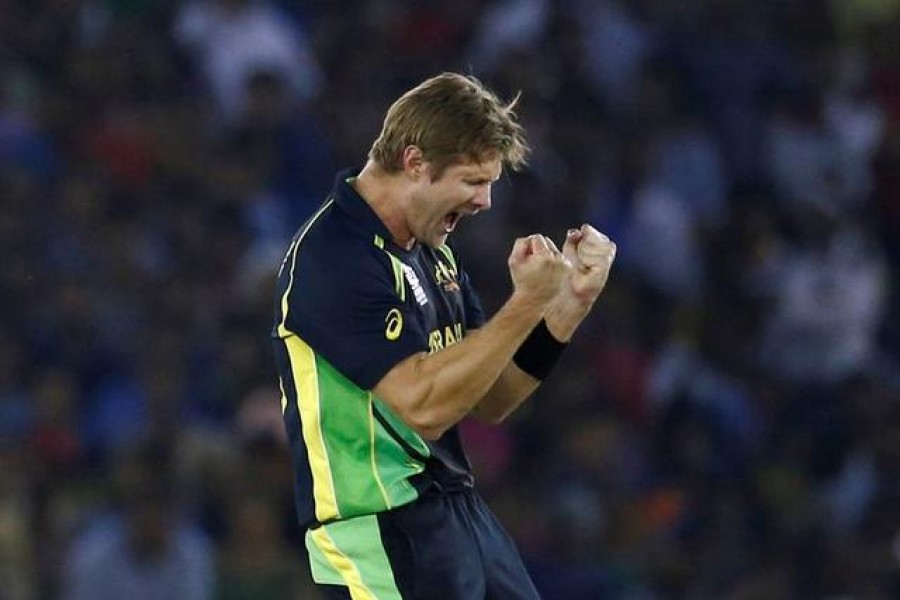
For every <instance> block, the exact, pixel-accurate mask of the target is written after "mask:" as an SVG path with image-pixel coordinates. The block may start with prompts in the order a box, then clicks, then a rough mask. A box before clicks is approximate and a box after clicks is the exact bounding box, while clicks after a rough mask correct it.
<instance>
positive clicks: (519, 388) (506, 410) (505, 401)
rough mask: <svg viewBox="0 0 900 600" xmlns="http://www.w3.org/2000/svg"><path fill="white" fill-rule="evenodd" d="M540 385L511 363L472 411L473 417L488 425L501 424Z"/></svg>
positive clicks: (536, 380)
mask: <svg viewBox="0 0 900 600" xmlns="http://www.w3.org/2000/svg"><path fill="white" fill-rule="evenodd" d="M540 383H541V382H540V380H538V379H536V378H535V377H532V376H531V375H529V374H528V373H526V372H525V371H523V370H522V369H520V368H519V367H517V366H516V363H515V362H513V361H510V362H509V363H508V364H507V365H506V368H505V369H503V371H502V372H501V373H500V376H499V377H498V378H497V381H496V382H494V385H492V386H491V389H490V390H488V392H487V394H485V396H484V398H482V399H481V402H479V403H478V405H477V406H476V407H475V408H474V409H473V410H472V416H474V417H475V418H477V419H478V420H480V421H484V422H487V423H499V422H501V421H502V420H504V419H505V418H506V417H508V416H509V415H510V413H512V412H513V411H514V410H516V409H517V408H518V407H519V405H520V404H522V402H524V401H525V400H526V399H527V398H528V397H529V396H530V395H531V394H532V393H533V392H534V390H535V389H537V387H538V385H540Z"/></svg>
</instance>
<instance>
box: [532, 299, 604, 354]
mask: <svg viewBox="0 0 900 600" xmlns="http://www.w3.org/2000/svg"><path fill="white" fill-rule="evenodd" d="M593 305H594V300H593V299H591V300H584V299H581V298H578V297H577V296H575V295H574V294H571V293H568V292H563V293H560V295H559V296H557V297H556V299H555V300H554V301H553V304H552V305H551V306H550V308H549V309H548V310H547V314H546V316H545V317H544V320H545V321H546V322H547V329H548V330H549V331H550V333H551V334H552V335H553V337H554V338H556V339H557V340H558V341H560V342H565V343H568V342H569V341H570V340H571V339H572V335H573V334H574V333H575V330H576V329H578V326H579V325H581V322H582V321H583V320H584V318H585V317H586V316H587V315H588V313H589V312H590V311H591V307H593Z"/></svg>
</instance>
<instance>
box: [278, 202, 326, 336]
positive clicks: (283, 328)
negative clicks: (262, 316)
mask: <svg viewBox="0 0 900 600" xmlns="http://www.w3.org/2000/svg"><path fill="white" fill-rule="evenodd" d="M332 204H334V198H329V199H328V201H327V202H325V204H323V205H322V206H321V207H320V208H319V210H318V211H316V214H314V215H313V216H312V218H310V220H309V221H308V222H307V223H306V227H304V228H303V231H301V232H300V234H299V235H298V236H297V239H295V240H294V242H293V243H292V244H291V247H290V248H288V251H287V256H285V258H284V262H283V263H282V268H284V265H285V264H287V262H288V259H290V262H291V270H290V274H291V276H290V280H289V281H288V285H287V288H285V290H284V294H282V295H281V322H280V323H279V324H278V336H279V337H282V338H283V337H287V336H288V335H290V334H291V331H290V330H289V329H288V328H287V317H288V307H289V306H290V304H289V303H288V297H289V296H290V294H291V289H293V287H294V269H295V268H296V267H297V252H298V251H299V250H300V242H302V241H303V238H304V237H306V234H307V233H308V232H309V228H310V227H312V226H313V224H314V223H315V222H316V221H318V220H319V217H321V216H322V214H324V213H325V211H326V210H328V207H330V206H331V205H332Z"/></svg>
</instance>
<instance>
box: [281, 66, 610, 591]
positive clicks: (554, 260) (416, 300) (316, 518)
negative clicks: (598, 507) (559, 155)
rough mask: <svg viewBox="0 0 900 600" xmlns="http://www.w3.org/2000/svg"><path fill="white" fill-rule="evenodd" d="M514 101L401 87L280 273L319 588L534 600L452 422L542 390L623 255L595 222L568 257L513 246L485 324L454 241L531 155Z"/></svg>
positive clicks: (285, 360) (444, 88)
mask: <svg viewBox="0 0 900 600" xmlns="http://www.w3.org/2000/svg"><path fill="white" fill-rule="evenodd" d="M515 104H516V100H513V101H512V102H510V103H508V104H504V103H502V102H501V101H500V100H499V99H498V98H497V97H496V96H495V95H494V94H493V93H492V92H490V91H489V90H487V89H485V88H484V87H483V86H482V85H481V84H480V83H479V82H478V81H477V80H475V79H474V78H472V77H466V76H463V75H459V74H454V73H444V74H441V75H438V76H436V77H433V78H431V79H428V80H427V81H424V82H423V83H421V84H420V85H418V86H417V87H415V88H413V89H412V90H410V91H408V92H406V93H405V94H404V95H403V96H401V97H400V98H399V99H398V100H397V101H396V102H395V103H394V104H393V105H392V106H391V107H390V109H389V110H388V113H387V116H386V118H385V121H384V126H383V129H382V131H381V134H380V135H379V137H378V139H377V140H376V141H375V143H374V144H373V146H372V148H371V150H370V152H369V159H368V161H367V162H366V164H365V166H364V167H363V168H362V169H361V170H350V171H346V172H343V173H340V174H339V175H338V177H337V179H336V181H335V184H334V189H333V191H332V193H331V195H330V196H329V197H328V199H327V200H326V201H325V203H324V204H323V205H322V206H321V207H320V208H319V209H318V211H317V212H316V213H315V214H314V215H313V216H312V217H311V218H310V219H309V221H307V222H306V223H305V224H304V225H303V226H302V227H301V228H300V230H299V231H298V232H297V234H296V236H295V237H294V240H293V242H292V243H291V245H290V247H289V248H288V251H287V254H286V256H285V258H284V262H283V263H282V265H281V269H280V271H279V277H278V286H277V293H276V303H275V304H276V308H275V312H276V314H275V328H274V330H273V336H274V337H275V349H276V360H277V364H278V369H279V380H280V384H281V389H282V391H283V396H282V409H283V413H284V421H285V425H286V428H287V433H288V437H289V439H290V442H291V447H292V453H293V460H294V470H295V479H296V490H297V510H298V513H299V518H300V521H301V524H302V526H303V527H305V528H306V530H307V533H306V547H307V550H308V551H309V559H310V566H311V570H312V574H313V578H314V579H315V581H316V583H317V584H319V586H320V587H321V589H322V591H323V593H324V594H325V595H326V597H329V598H345V599H346V598H353V599H378V600H389V599H406V600H408V599H422V600H438V599H443V598H446V599H448V600H449V599H459V600H477V599H481V598H485V599H498V600H499V599H520V598H537V597H538V594H537V591H536V590H535V588H534V585H533V583H532V582H531V579H530V578H529V576H528V574H527V572H526V571H525V568H524V566H523V564H522V560H521V558H520V557H519V554H518V552H517V550H516V548H515V546H514V544H513V542H512V540H511V539H510V537H509V535H508V534H507V533H506V532H505V531H504V529H503V528H502V527H501V525H500V524H499V523H498V522H497V520H496V519H495V518H494V516H493V515H492V513H491V511H490V510H489V509H488V508H487V506H486V505H485V504H484V502H483V501H482V500H481V498H480V497H479V496H478V494H477V493H476V492H475V491H474V489H473V477H472V474H471V468H470V464H469V461H468V459H467V458H466V455H465V453H464V451H463V448H462V446H461V443H460V438H459V433H458V431H457V424H458V423H459V421H460V420H462V419H463V418H464V417H466V416H467V415H470V414H471V415H472V416H474V417H476V418H479V419H483V420H486V421H489V422H493V423H496V422H499V421H501V420H502V419H504V418H505V417H506V416H507V415H508V414H509V413H510V412H512V411H513V410H514V409H515V408H516V407H517V406H518V405H519V404H520V403H521V402H522V401H523V400H525V398H527V397H528V396H529V395H530V394H531V393H532V392H533V391H534V389H535V388H536V387H537V386H538V384H539V383H540V382H541V380H542V379H544V378H545V377H546V376H547V375H548V374H549V372H550V370H551V369H552V367H553V365H554V364H555V362H556V360H557V359H558V357H559V355H560V354H561V352H562V350H563V349H564V348H565V345H566V343H567V342H568V341H569V339H570V338H571V336H572V334H573V332H574V331H575V329H576V328H577V326H578V325H579V323H581V321H582V319H584V317H585V316H586V315H587V313H588V311H589V310H590V309H591V306H592V305H593V303H594V301H595V300H596V299H597V297H598V296H599V295H600V292H601V291H602V290H603V287H604V285H605V283H606V279H607V275H608V274H609V269H610V266H611V265H612V261H613V258H614V256H615V245H614V244H613V243H612V242H610V241H609V239H607V238H606V237H605V236H604V235H602V234H600V233H599V232H598V231H597V230H596V229H594V228H593V227H591V226H589V225H583V226H582V227H581V228H580V229H572V230H570V231H569V233H568V235H567V238H566V240H565V243H564V244H563V247H562V250H561V251H560V250H559V249H557V247H556V245H555V244H554V243H553V242H552V241H551V240H549V239H548V238H546V237H544V236H542V235H539V234H535V235H531V236H528V237H524V238H520V239H517V240H516V241H515V243H514V244H513V247H512V251H511V253H510V255H509V258H508V265H509V272H510V276H511V278H512V284H513V291H512V294H511V295H510V297H509V299H508V300H507V301H506V303H505V304H504V305H503V306H502V307H501V308H500V309H499V310H498V311H497V313H496V314H495V315H494V316H493V317H492V318H491V319H490V320H487V321H486V320H485V316H484V314H483V312H482V309H481V306H480V303H479V301H478V299H477V297H476V294H475V292H474V290H473V289H472V286H471V284H470V282H469V279H468V277H467V276H466V272H465V270H464V269H463V265H462V262H461V260H460V259H459V257H458V256H457V255H456V253H455V252H454V251H453V250H452V249H451V248H450V247H449V246H448V245H447V237H448V235H449V234H450V233H451V232H452V231H453V230H454V229H455V228H456V226H457V224H458V223H459V221H460V220H461V219H462V218H463V217H467V216H471V215H474V214H476V213H478V212H479V211H482V210H487V209H489V208H490V206H491V185H492V184H493V183H494V182H495V181H497V179H498V178H499V177H500V174H501V171H502V169H503V167H504V166H506V167H509V168H512V169H518V168H520V167H521V166H522V164H523V163H524V161H525V156H526V154H527V151H528V147H527V145H526V143H525V140H524V137H523V132H522V127H521V126H520V125H519V124H518V122H517V120H516V115H515V113H514V112H513V109H514V107H515Z"/></svg>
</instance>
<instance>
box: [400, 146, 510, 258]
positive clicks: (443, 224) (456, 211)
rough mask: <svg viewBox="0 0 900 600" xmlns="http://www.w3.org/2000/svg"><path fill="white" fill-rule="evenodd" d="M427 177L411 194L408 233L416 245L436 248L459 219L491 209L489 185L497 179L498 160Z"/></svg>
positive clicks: (454, 166)
mask: <svg viewBox="0 0 900 600" xmlns="http://www.w3.org/2000/svg"><path fill="white" fill-rule="evenodd" d="M425 167H426V174H425V176H423V177H422V178H421V180H420V181H419V183H418V185H417V187H416V191H415V192H414V193H413V197H412V203H411V205H410V209H409V213H408V214H407V223H408V226H409V230H410V232H411V233H412V235H413V237H415V238H416V239H417V240H418V241H419V242H421V243H423V244H425V245H427V246H431V247H432V248H437V247H438V246H442V245H443V244H444V243H445V242H446V241H447V236H448V235H450V233H452V232H453V230H454V229H455V228H456V225H457V224H458V223H459V220H460V219H461V218H462V217H467V216H470V215H474V214H476V213H478V212H480V211H482V210H488V209H490V208H491V185H493V183H494V182H495V181H497V179H499V178H500V173H501V171H502V164H501V162H500V159H499V158H494V159H489V160H485V161H482V162H473V161H467V162H462V163H455V164H452V165H450V166H449V167H447V168H446V169H444V172H443V173H441V174H440V176H439V177H438V178H435V177H434V174H433V171H432V169H433V167H432V166H431V165H429V164H428V163H426V164H425Z"/></svg>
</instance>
